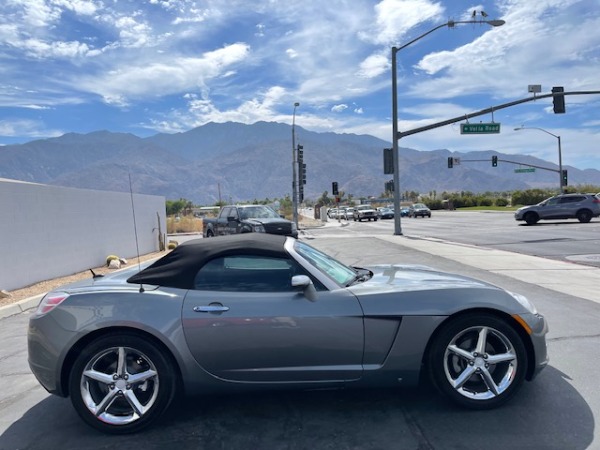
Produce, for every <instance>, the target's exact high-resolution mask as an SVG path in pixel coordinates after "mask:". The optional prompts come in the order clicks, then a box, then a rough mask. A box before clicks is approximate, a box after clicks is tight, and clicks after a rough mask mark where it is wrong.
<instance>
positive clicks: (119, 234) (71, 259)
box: [0, 179, 166, 291]
mask: <svg viewBox="0 0 600 450" xmlns="http://www.w3.org/2000/svg"><path fill="white" fill-rule="evenodd" d="M133 209H134V210H135V223H136V227H135V228H134V216H133V212H132V202H131V195H130V194H129V193H123V192H110V191H94V190H85V189H75V188H66V187H58V186H48V185H42V184H34V183H25V182H20V181H14V180H6V179H0V289H4V290H7V291H10V290H14V289H19V288H22V287H26V286H29V285H31V284H33V283H36V282H39V281H43V280H47V279H51V278H55V277H59V276H65V275H70V274H73V273H77V272H81V271H82V270H85V269H87V268H93V267H99V266H102V265H103V264H105V262H106V257H107V256H108V255H110V254H114V255H117V256H119V257H122V258H127V259H133V258H135V256H136V255H137V249H136V240H135V230H136V229H137V236H138V245H139V251H140V254H142V255H143V254H147V253H151V252H155V251H158V250H159V231H158V230H159V221H160V229H161V231H162V233H163V234H164V233H166V212H165V198H164V197H160V196H152V195H142V194H134V195H133Z"/></svg>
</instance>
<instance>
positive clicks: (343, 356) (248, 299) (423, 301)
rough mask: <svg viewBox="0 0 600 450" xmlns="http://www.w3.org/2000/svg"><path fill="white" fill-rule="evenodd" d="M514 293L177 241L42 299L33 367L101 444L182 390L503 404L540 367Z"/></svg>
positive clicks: (540, 353) (254, 242) (527, 312)
mask: <svg viewBox="0 0 600 450" xmlns="http://www.w3.org/2000/svg"><path fill="white" fill-rule="evenodd" d="M546 333H547V325H546V321H545V319H544V317H543V316H542V315H540V314H539V313H538V312H537V310H536V308H535V307H534V306H533V305H532V304H531V303H530V302H529V301H528V300H527V299H526V298H525V297H523V296H522V295H519V294H514V293H511V292H507V291H505V290H503V289H500V288H498V287H496V286H493V285H490V284H488V283H485V282H482V281H478V280H475V279H472V278H467V277H463V276H458V275H452V274H448V273H443V272H439V271H436V270H435V269H432V268H428V267H424V266H412V265H403V264H394V265H390V264H381V265H373V266H370V267H364V268H363V267H350V266H347V265H345V264H342V263H341V262H339V261H337V260H335V259H333V258H332V257H330V256H328V255H327V254H325V253H322V252H321V251H318V250H317V249H315V248H313V247H311V246H309V245H307V244H306V243H305V242H303V241H300V240H297V239H294V238H292V237H285V236H278V235H269V234H260V233H248V234H238V235H229V236H224V237H222V238H219V239H196V240H192V241H189V242H186V243H184V244H182V245H180V246H178V247H177V248H175V249H174V250H173V251H172V252H170V253H168V254H167V255H165V256H164V257H162V258H161V259H159V260H157V261H156V262H154V263H153V264H152V265H149V266H148V267H145V268H144V269H143V270H141V271H139V272H138V271H137V270H136V269H135V268H131V269H127V270H125V271H121V272H117V273H114V274H112V275H110V276H105V277H94V278H91V279H90V280H89V281H87V282H80V283H78V284H74V285H71V286H66V287H63V288H60V289H57V290H55V291H53V292H50V293H48V294H47V295H46V296H45V297H44V298H43V299H42V301H41V303H40V305H39V307H38V309H37V311H36V312H35V313H34V314H33V315H32V317H31V319H30V321H29V330H28V351H29V365H30V367H31V370H32V371H33V373H34V375H35V376H36V378H37V379H38V381H39V382H40V383H41V384H42V385H43V386H44V388H46V389H47V390H48V391H49V392H50V393H52V394H56V395H59V396H63V397H67V396H70V398H71V403H72V405H73V407H74V408H75V410H76V411H77V412H78V414H79V415H80V416H81V418H82V419H83V420H84V421H85V422H86V423H88V424H89V425H91V426H92V427H94V428H96V429H98V430H101V431H103V432H107V433H131V432H136V431H139V430H141V429H143V428H145V427H147V426H149V425H150V424H152V423H154V422H155V421H156V420H157V419H158V418H159V417H160V416H161V415H162V414H163V413H164V412H165V411H166V410H167V408H168V407H169V405H170V404H171V402H172V400H173V398H174V397H175V396H176V395H177V394H178V393H183V392H185V394H186V395H192V394H202V393H215V392H227V391H241V390H258V389H281V388H284V389H290V388H297V389H319V388H342V387H344V388H346V387H347V388H350V387H378V388H382V387H395V386H413V385H415V384H417V383H418V382H419V380H420V378H421V375H426V376H428V377H429V378H430V379H431V380H432V381H433V384H434V385H435V386H436V387H437V389H438V390H439V391H440V392H441V393H442V394H444V395H445V396H446V397H447V398H449V399H450V400H452V401H453V402H454V403H455V404H457V405H459V406H462V407H466V408H471V409H488V408H493V407H497V406H500V405H501V404H503V403H505V402H506V401H508V400H509V399H511V398H512V397H513V396H514V395H515V394H516V393H517V391H518V389H519V387H520V386H521V385H522V383H523V382H524V380H532V379H533V378H535V376H536V374H537V373H538V372H539V371H540V370H541V369H543V368H544V367H545V366H546V364H547V361H548V358H547V352H546V341H545V335H546Z"/></svg>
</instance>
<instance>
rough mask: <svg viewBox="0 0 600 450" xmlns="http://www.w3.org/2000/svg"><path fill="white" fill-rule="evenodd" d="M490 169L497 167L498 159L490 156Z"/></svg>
mask: <svg viewBox="0 0 600 450" xmlns="http://www.w3.org/2000/svg"><path fill="white" fill-rule="evenodd" d="M492 167H498V157H497V156H492Z"/></svg>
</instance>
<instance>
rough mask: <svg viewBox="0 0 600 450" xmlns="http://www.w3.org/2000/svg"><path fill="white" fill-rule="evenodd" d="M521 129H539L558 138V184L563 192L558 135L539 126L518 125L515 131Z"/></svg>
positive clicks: (560, 149) (560, 150)
mask: <svg viewBox="0 0 600 450" xmlns="http://www.w3.org/2000/svg"><path fill="white" fill-rule="evenodd" d="M521 130H539V131H543V132H544V133H546V134H549V135H550V136H554V137H555V138H556V139H557V140H558V186H559V189H560V191H559V192H560V193H561V194H564V193H565V189H564V186H563V176H562V174H563V169H562V148H561V143H560V136H558V135H557V134H554V133H550V132H549V131H548V130H544V129H543V128H539V127H518V128H515V131H521Z"/></svg>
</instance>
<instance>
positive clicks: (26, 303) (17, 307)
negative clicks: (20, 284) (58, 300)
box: [0, 294, 46, 319]
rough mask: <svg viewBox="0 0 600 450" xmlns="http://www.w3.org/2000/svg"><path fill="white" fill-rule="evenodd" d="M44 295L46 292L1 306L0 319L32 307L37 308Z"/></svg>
mask: <svg viewBox="0 0 600 450" xmlns="http://www.w3.org/2000/svg"><path fill="white" fill-rule="evenodd" d="M44 295H46V294H38V295H35V296H33V297H29V298H26V299H24V300H21V301H19V302H17V303H13V304H11V305H6V306H0V319H4V318H6V317H10V316H14V315H16V314H21V313H23V312H25V311H28V310H30V309H33V308H37V306H38V305H39V303H40V300H41V299H42V297H43V296H44Z"/></svg>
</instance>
